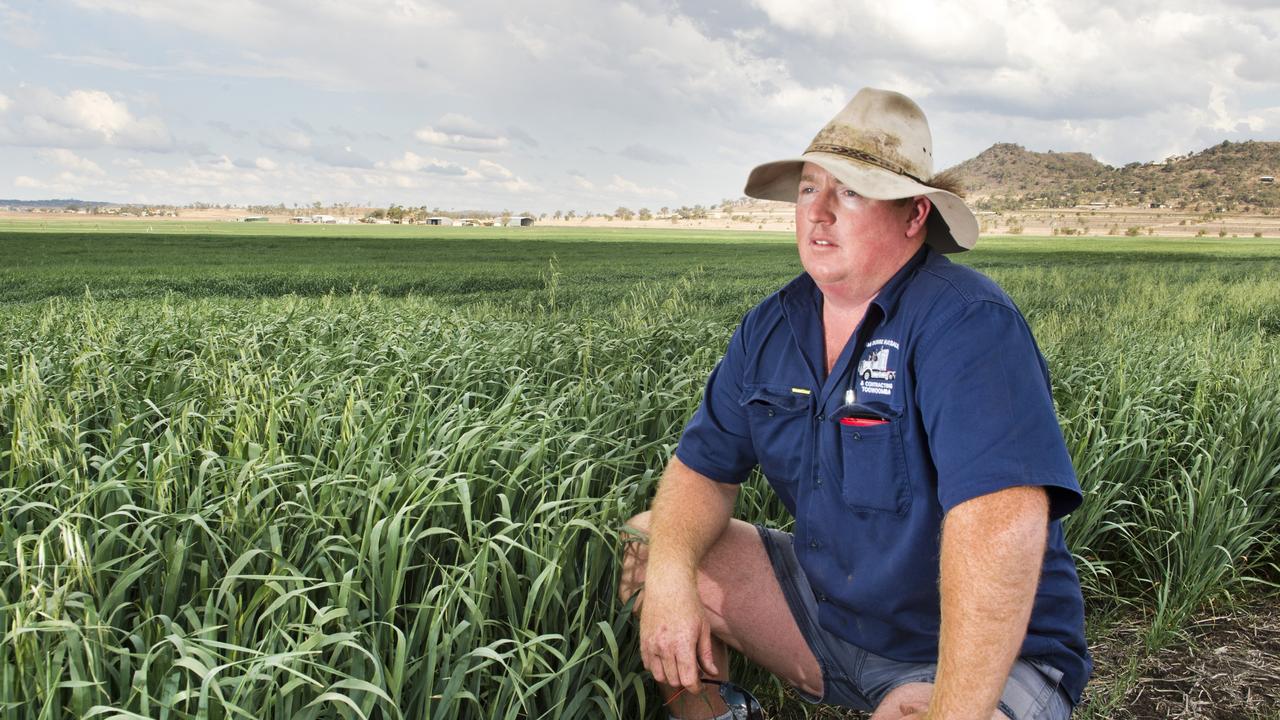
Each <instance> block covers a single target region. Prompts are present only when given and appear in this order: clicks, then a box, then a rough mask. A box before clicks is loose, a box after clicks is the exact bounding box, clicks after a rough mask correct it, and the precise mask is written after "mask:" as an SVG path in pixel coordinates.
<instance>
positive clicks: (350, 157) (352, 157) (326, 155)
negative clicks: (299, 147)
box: [308, 145, 373, 169]
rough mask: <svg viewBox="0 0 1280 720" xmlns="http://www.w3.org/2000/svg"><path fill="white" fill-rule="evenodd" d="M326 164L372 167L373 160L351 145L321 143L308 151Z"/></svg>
mask: <svg viewBox="0 0 1280 720" xmlns="http://www.w3.org/2000/svg"><path fill="white" fill-rule="evenodd" d="M308 154H309V155H310V157H312V158H314V159H316V160H319V161H320V162H322V163H324V164H326V165H332V166H334V167H347V168H366V169H367V168H372V167H373V161H372V160H370V159H369V158H367V157H365V156H364V155H361V154H360V153H359V152H356V151H355V150H354V149H352V147H351V146H350V145H319V146H317V147H314V148H312V149H311V151H310V153H308Z"/></svg>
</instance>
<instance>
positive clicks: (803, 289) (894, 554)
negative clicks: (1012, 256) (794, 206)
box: [676, 246, 1092, 702]
mask: <svg viewBox="0 0 1280 720" xmlns="http://www.w3.org/2000/svg"><path fill="white" fill-rule="evenodd" d="M823 342H824V341H823V329H822V294H821V293H820V292H819V290H818V288H817V286H816V285H815V284H814V282H813V280H812V279H811V278H810V277H809V276H808V274H802V275H800V276H799V277H797V278H796V279H795V280H794V281H792V282H791V283H790V284H788V285H787V286H786V287H785V288H783V289H782V290H780V291H778V292H776V293H774V294H773V295H770V296H769V297H768V298H766V299H765V300H764V301H763V302H761V303H760V304H759V305H757V306H756V307H755V308H753V309H752V310H751V311H750V312H748V313H747V315H746V316H745V317H744V318H743V320H742V324H741V325H739V326H738V329H737V331H736V332H735V333H734V335H733V339H732V340H731V341H730V343H729V348H728V350H727V351H726V352H725V355H724V358H723V359H721V361H720V363H719V364H718V365H717V366H716V368H715V370H714V371H712V373H711V376H710V378H709V379H708V380H707V387H706V393H705V396H704V398H703V402H702V405H701V407H699V408H698V411H697V412H696V413H695V414H694V416H693V418H692V419H691V420H690V421H689V424H688V425H687V426H686V427H685V429H684V434H683V435H682V436H681V438H680V444H679V446H678V447H677V449H676V456H677V457H679V458H680V460H681V462H683V463H684V464H685V465H687V466H688V467H689V468H691V469H693V470H694V471H696V472H698V473H700V474H702V475H705V476H706V477H708V478H711V479H712V480H715V481H718V482H723V483H741V482H742V481H744V480H745V479H746V478H747V477H748V475H749V474H750V472H751V470H752V468H754V467H755V466H756V465H757V464H758V465H759V466H760V469H761V470H762V471H763V473H764V475H765V477H766V478H767V479H768V481H769V484H770V485H772V486H773V489H774V491H775V492H777V494H778V496H779V497H780V498H781V499H782V502H783V504H784V505H786V507H787V509H788V510H789V511H790V512H791V514H792V515H794V516H795V519H796V522H795V528H794V533H795V549H796V555H797V557H798V558H799V561H800V565H801V567H803V568H804V571H805V574H806V576H807V577H808V580H809V583H810V584H811V586H812V587H813V591H814V595H815V596H816V597H817V599H818V619H819V622H820V623H821V625H822V627H824V628H825V629H827V630H828V631H829V632H832V633H835V634H836V635H838V636H839V637H842V638H844V639H846V640H847V641H849V642H851V643H853V644H855V645H857V646H859V647H862V648H863V649H866V650H869V651H871V652H873V653H876V654H878V655H883V656H885V657H888V658H891V659H894V660H899V661H903V662H936V661H937V657H938V631H939V624H940V623H939V608H940V600H939V594H938V576H939V550H940V546H939V537H940V535H941V528H942V517H943V515H944V514H945V513H946V512H947V511H948V510H950V509H951V508H953V507H955V506H956V505H958V504H959V503H962V502H964V501H965V500H968V499H970V498H973V497H977V496H979V495H983V494H986V493H990V492H993V491H996V490H1000V489H1002V488H1007V487H1013V486H1021V485H1037V486H1043V487H1045V488H1046V490H1047V491H1048V494H1049V505H1050V520H1051V522H1050V524H1049V537H1048V547H1047V549H1046V552H1045V558H1044V567H1043V569H1042V572H1041V576H1040V584H1039V587H1038V589H1037V591H1036V598H1035V605H1034V607H1033V610H1032V614H1031V622H1030V625H1029V627H1028V628H1027V635H1026V639H1025V640H1024V641H1023V644H1022V649H1021V652H1020V655H1022V656H1023V657H1034V658H1037V659H1040V660H1042V661H1044V662H1045V663H1047V664H1048V665H1050V666H1052V667H1054V668H1057V669H1058V670H1060V671H1061V672H1062V674H1063V677H1062V680H1061V682H1062V686H1063V687H1064V688H1065V689H1066V690H1067V692H1068V694H1070V696H1071V698H1072V699H1073V700H1074V701H1075V702H1079V700H1080V693H1081V691H1082V690H1083V689H1084V685H1085V682H1086V681H1087V680H1088V678H1089V674H1090V672H1091V668H1092V665H1091V662H1090V659H1089V654H1088V648H1087V646H1086V644H1085V638H1084V603H1083V600H1082V598H1081V594H1080V582H1079V579H1078V578H1077V576H1076V570H1075V564H1074V562H1073V561H1072V558H1071V554H1070V553H1069V552H1067V548H1066V544H1065V543H1064V541H1063V535H1062V525H1061V522H1060V518H1061V517H1062V516H1063V515H1065V514H1067V513H1068V512H1070V511H1071V510H1073V509H1075V507H1076V506H1077V505H1079V504H1080V501H1081V495H1080V487H1079V485H1078V484H1077V482H1076V477H1075V472H1074V470H1073V469H1072V467H1071V459H1070V456H1069V455H1068V454H1067V449H1066V445H1065V443H1064V442H1063V438H1062V432H1061V430H1060V429H1059V427H1058V422H1057V417H1056V415H1055V413H1054V407H1053V398H1052V395H1051V393H1050V386H1049V372H1048V368H1047V366H1046V365H1045V361H1044V358H1043V356H1041V354H1040V350H1039V348H1038V347H1037V346H1036V344H1035V340H1034V339H1033V338H1032V336H1031V331H1030V328H1028V327H1027V323H1026V320H1025V319H1024V318H1023V317H1022V314H1021V312H1019V311H1018V309H1017V307H1016V306H1015V305H1014V304H1013V301H1012V300H1010V299H1009V297H1008V296H1007V295H1006V294H1005V293H1004V291H1002V290H1001V289H1000V288H999V287H998V286H997V285H996V284H995V283H994V282H993V281H991V280H990V279H989V278H987V277H986V276H984V275H982V274H980V273H978V272H976V271H974V270H972V269H970V268H967V267H964V266H961V265H956V264H954V263H952V262H951V261H950V260H948V259H947V258H946V257H944V256H943V255H940V254H938V253H936V252H935V251H933V250H932V249H930V248H929V247H928V246H925V247H923V248H921V250H920V252H919V253H917V254H916V255H915V256H914V257H912V259H911V260H910V261H908V262H907V263H906V265H904V266H903V267H902V268H901V269H900V270H899V271H898V273H897V274H896V275H894V277H893V278H892V279H890V280H889V282H888V283H887V284H886V285H885V286H884V287H883V288H882V289H881V290H880V292H879V294H878V295H877V296H876V298H875V299H874V300H873V301H872V302H871V304H870V306H869V307H868V309H867V313H866V316H865V317H864V318H863V320H862V322H861V323H860V324H859V326H858V328H857V330H855V332H854V335H853V338H852V339H851V340H850V342H849V343H848V344H847V345H846V346H845V348H844V350H843V351H842V352H841V354H840V358H839V360H837V362H836V364H835V367H834V368H833V369H832V372H831V374H830V375H829V376H828V375H827V374H826V364H825V355H824V347H823ZM851 378H852V380H853V382H854V383H855V385H854V390H855V392H856V395H857V400H858V402H859V403H862V404H864V405H868V406H871V407H874V408H876V409H877V410H879V411H880V412H881V413H882V414H883V415H884V416H885V417H887V418H889V419H890V421H889V422H887V423H883V424H879V425H875V426H866V427H859V426H849V425H844V424H841V423H839V422H836V421H833V420H832V419H831V418H830V417H829V415H830V414H831V413H832V412H833V411H835V410H836V409H837V408H839V407H840V406H841V405H842V404H843V403H844V395H845V391H846V389H847V387H848V384H849V382H850V380H851Z"/></svg>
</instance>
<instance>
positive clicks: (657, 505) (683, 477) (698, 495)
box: [646, 457, 738, 581]
mask: <svg viewBox="0 0 1280 720" xmlns="http://www.w3.org/2000/svg"><path fill="white" fill-rule="evenodd" d="M737 495H738V487H737V486H736V485H723V484H721V483H717V482H715V481H712V480H709V479H708V478H706V477H704V476H702V475H700V474H698V473H697V472H695V471H693V470H691V469H689V467H688V466H687V465H685V464H684V463H682V462H680V460H679V459H678V458H676V457H672V458H671V462H670V463H669V464H668V465H667V469H666V472H665V473H663V476H662V482H661V483H660V484H659V485H658V492H657V495H656V496H655V497H654V500H653V510H652V519H651V520H650V523H649V534H650V541H649V565H648V569H647V573H646V574H647V576H648V577H649V578H651V579H652V578H654V577H655V573H656V574H657V575H660V576H662V577H663V578H664V579H665V578H673V579H674V577H676V576H678V577H680V578H681V579H687V580H689V581H693V580H694V579H695V578H696V577H697V571H698V564H699V562H700V561H701V560H702V556H703V555H705V554H706V552H707V550H708V549H710V548H711V546H712V545H713V544H715V541H716V539H717V538H719V537H720V534H721V533H723V532H724V529H725V527H726V526H727V525H728V524H729V518H730V517H731V516H732V515H733V504H734V500H735V499H736V498H737Z"/></svg>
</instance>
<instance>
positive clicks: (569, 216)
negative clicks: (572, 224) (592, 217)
mask: <svg viewBox="0 0 1280 720" xmlns="http://www.w3.org/2000/svg"><path fill="white" fill-rule="evenodd" d="M576 217H578V214H577V213H575V212H574V211H572V210H570V211H569V212H567V213H565V214H564V219H565V220H572V219H574V218H576Z"/></svg>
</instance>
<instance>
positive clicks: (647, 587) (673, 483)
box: [637, 458, 738, 694]
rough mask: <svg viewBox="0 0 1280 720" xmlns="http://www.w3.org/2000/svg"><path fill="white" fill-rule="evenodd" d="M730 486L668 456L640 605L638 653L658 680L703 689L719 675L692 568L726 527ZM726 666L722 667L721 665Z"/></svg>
mask: <svg viewBox="0 0 1280 720" xmlns="http://www.w3.org/2000/svg"><path fill="white" fill-rule="evenodd" d="M737 495H738V488H737V486H736V485H722V484H720V483H717V482H714V481H712V480H711V479H709V478H707V477H704V476H702V475H699V474H698V473H696V472H694V471H693V470H691V469H689V468H688V467H686V466H685V464H684V463H682V462H680V460H679V458H672V459H671V462H670V463H669V464H668V465H667V471H666V472H665V473H664V474H663V477H662V482H661V484H659V486H658V494H657V497H655V498H654V502H653V511H652V519H651V522H650V525H649V528H648V529H649V545H648V548H647V550H648V553H647V559H646V561H645V563H644V565H645V569H644V590H643V591H642V598H639V599H638V600H637V602H639V603H640V657H641V659H642V660H643V662H644V666H645V668H646V669H648V670H649V672H650V673H653V677H654V679H655V680H657V681H658V682H659V683H662V684H665V685H669V686H671V687H680V688H685V689H687V690H688V691H690V692H693V693H695V694H696V693H699V692H701V691H702V683H701V682H700V680H699V676H700V675H701V674H702V673H703V672H706V673H708V674H711V675H718V674H719V670H720V668H718V667H716V664H715V660H714V654H713V649H712V648H713V645H712V640H711V624H710V623H709V622H708V620H707V617H706V613H705V611H704V610H703V606H702V598H701V597H699V596H698V566H699V565H700V564H701V562H702V557H703V555H705V554H706V552H707V550H708V549H709V548H710V547H711V546H712V545H713V544H714V543H715V541H716V539H717V538H719V537H720V534H721V533H723V532H724V530H725V528H726V527H727V526H728V524H729V517H730V515H731V514H732V513H733V502H734V500H735V499H736V498H737ZM724 669H725V670H728V668H724Z"/></svg>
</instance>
